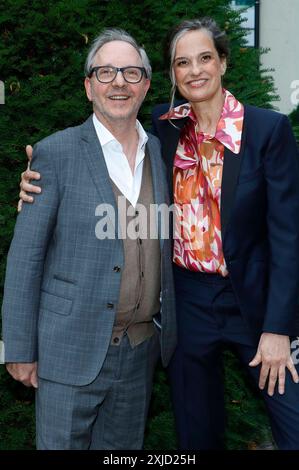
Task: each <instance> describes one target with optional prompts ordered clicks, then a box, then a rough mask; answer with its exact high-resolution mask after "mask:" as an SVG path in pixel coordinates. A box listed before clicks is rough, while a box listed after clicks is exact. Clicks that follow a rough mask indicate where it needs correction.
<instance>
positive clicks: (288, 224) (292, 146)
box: [257, 115, 299, 335]
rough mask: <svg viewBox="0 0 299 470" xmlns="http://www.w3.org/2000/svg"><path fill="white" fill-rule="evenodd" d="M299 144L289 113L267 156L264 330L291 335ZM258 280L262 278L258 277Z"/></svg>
mask: <svg viewBox="0 0 299 470" xmlns="http://www.w3.org/2000/svg"><path fill="white" fill-rule="evenodd" d="M298 163H299V160H298V148H297V145H296V141H295V138H294V135H293V132H292V129H291V126H290V123H289V120H288V118H287V117H286V116H284V115H281V116H280V118H279V120H278V121H277V123H276V125H275V127H274V128H273V132H272V136H271V139H270V141H269V144H268V146H267V149H266V152H265V159H264V169H265V178H266V185H267V187H266V194H267V227H268V240H269V247H270V259H269V267H270V269H269V279H268V302H267V310H266V315H265V319H264V325H263V331H265V332H269V333H277V334H286V335H291V334H293V333H292V332H294V331H295V326H296V321H297V315H298V299H299V167H298ZM257 282H258V279H257Z"/></svg>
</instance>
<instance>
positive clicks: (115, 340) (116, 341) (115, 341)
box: [113, 336, 119, 344]
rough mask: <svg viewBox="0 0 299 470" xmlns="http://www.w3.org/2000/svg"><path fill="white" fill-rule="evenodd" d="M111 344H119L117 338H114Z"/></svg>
mask: <svg viewBox="0 0 299 470" xmlns="http://www.w3.org/2000/svg"><path fill="white" fill-rule="evenodd" d="M113 343H115V344H117V343H119V338H118V337H117V336H116V337H115V338H113Z"/></svg>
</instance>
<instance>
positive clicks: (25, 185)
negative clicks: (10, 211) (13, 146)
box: [18, 145, 41, 212]
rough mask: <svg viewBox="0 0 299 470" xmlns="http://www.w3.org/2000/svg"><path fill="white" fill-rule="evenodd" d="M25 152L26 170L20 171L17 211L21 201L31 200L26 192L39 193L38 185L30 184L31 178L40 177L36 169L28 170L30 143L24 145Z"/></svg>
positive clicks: (37, 178) (30, 153)
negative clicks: (26, 159) (26, 158)
mask: <svg viewBox="0 0 299 470" xmlns="http://www.w3.org/2000/svg"><path fill="white" fill-rule="evenodd" d="M26 154H27V157H28V160H29V161H28V165H27V170H26V171H23V173H22V175H21V176H22V179H21V183H20V188H21V190H20V193H19V197H20V199H19V202H18V212H20V211H21V210H22V204H23V201H25V202H33V201H34V198H33V197H32V196H28V194H27V193H37V194H38V193H40V192H41V188H40V187H39V186H34V185H33V184H30V181H31V180H39V179H40V174H39V173H37V172H36V171H31V170H30V162H31V158H32V147H31V145H26Z"/></svg>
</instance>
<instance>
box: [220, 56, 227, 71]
mask: <svg viewBox="0 0 299 470" xmlns="http://www.w3.org/2000/svg"><path fill="white" fill-rule="evenodd" d="M226 67H227V64H226V57H223V58H222V59H221V75H224V74H225V72H226Z"/></svg>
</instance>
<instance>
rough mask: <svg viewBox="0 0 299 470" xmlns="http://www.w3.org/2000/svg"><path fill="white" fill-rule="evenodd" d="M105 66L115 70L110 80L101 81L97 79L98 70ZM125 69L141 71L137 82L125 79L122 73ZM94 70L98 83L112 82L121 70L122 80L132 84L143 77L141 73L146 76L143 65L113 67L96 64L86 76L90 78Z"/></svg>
mask: <svg viewBox="0 0 299 470" xmlns="http://www.w3.org/2000/svg"><path fill="white" fill-rule="evenodd" d="M107 68H111V69H113V70H114V72H115V75H114V77H113V78H112V80H109V81H108V82H103V81H102V80H100V79H99V77H98V70H100V69H107ZM127 69H138V70H140V71H141V72H142V73H141V77H140V79H139V80H138V81H137V82H131V81H129V80H127V79H126V77H125V75H124V72H125V71H126V70H127ZM94 72H95V74H96V78H97V80H98V82H100V83H111V82H113V80H115V79H116V76H117V74H118V72H121V73H122V76H123V78H124V80H125V81H126V82H127V83H132V84H135V83H140V82H141V80H142V78H143V75H144V76H145V78H147V73H146V70H145V68H144V67H137V66H135V65H128V66H126V67H114V66H113V65H98V66H97V67H92V69H91V70H90V72H89V74H88V77H89V78H90V77H91V76H92V74H93V73H94Z"/></svg>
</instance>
